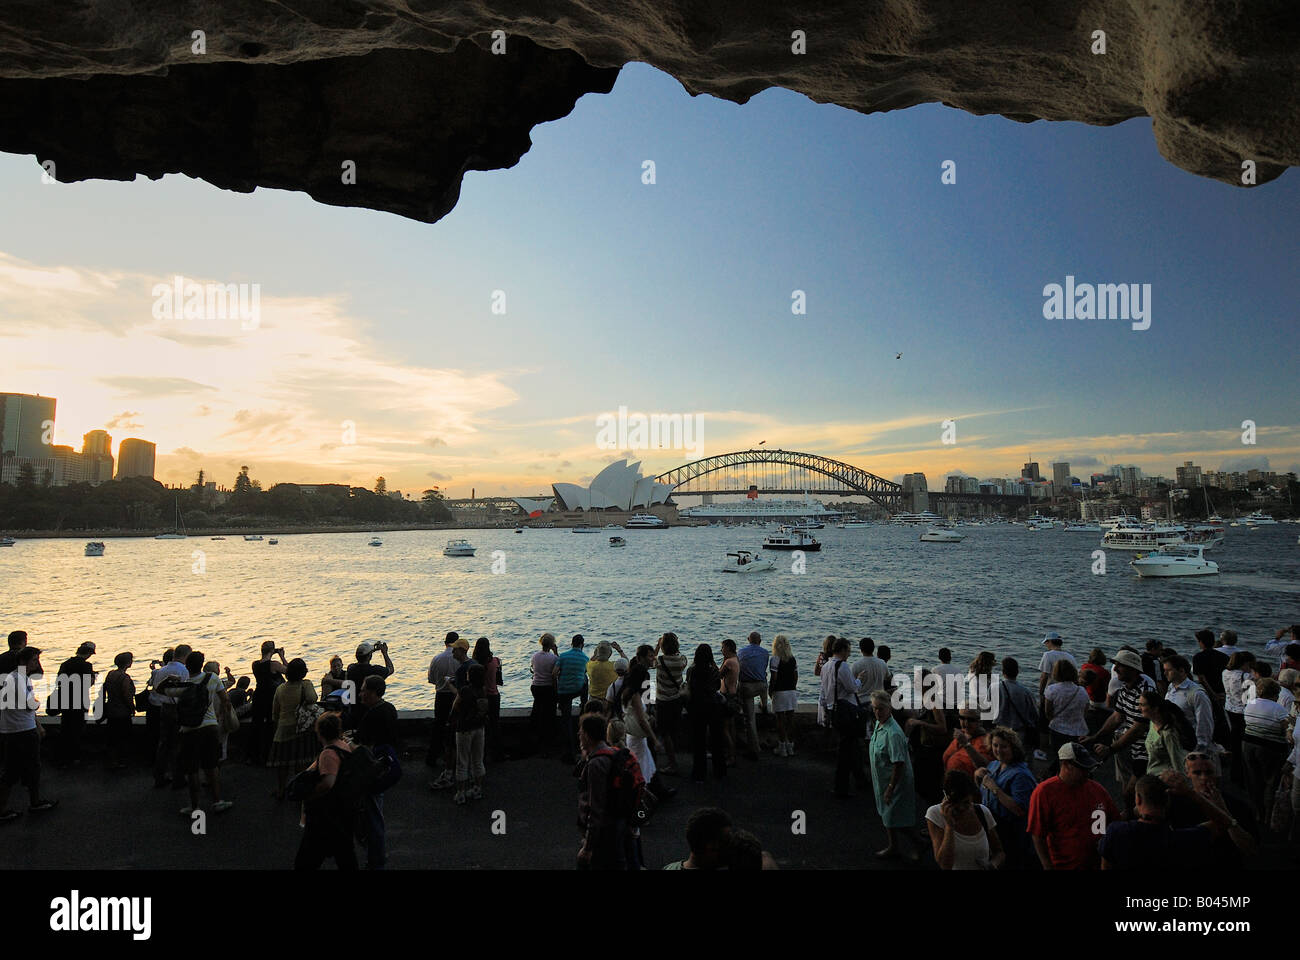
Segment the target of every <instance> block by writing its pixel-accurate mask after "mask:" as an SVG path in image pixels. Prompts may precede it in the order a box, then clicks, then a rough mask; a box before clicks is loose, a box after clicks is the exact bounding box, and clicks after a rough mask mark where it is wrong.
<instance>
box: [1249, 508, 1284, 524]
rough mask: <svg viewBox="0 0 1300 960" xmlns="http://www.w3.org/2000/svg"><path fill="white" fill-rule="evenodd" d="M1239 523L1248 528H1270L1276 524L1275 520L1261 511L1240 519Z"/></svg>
mask: <svg viewBox="0 0 1300 960" xmlns="http://www.w3.org/2000/svg"><path fill="white" fill-rule="evenodd" d="M1241 522H1242V523H1244V524H1246V526H1248V527H1271V526H1274V525H1275V524H1276V523H1277V521H1276V520H1274V519H1273V518H1272V517H1271V516H1269V515H1268V514H1267V513H1264V511H1262V510H1256V511H1255V512H1254V513H1252V514H1251V515H1250V516H1248V517H1242V518H1241Z"/></svg>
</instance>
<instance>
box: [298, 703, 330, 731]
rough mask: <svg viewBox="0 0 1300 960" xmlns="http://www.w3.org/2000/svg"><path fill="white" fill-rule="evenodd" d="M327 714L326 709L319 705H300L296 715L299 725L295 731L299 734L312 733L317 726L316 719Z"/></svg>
mask: <svg viewBox="0 0 1300 960" xmlns="http://www.w3.org/2000/svg"><path fill="white" fill-rule="evenodd" d="M324 712H325V708H324V707H322V706H321V705H320V704H319V703H300V704H298V711H297V713H296V714H295V717H296V719H297V723H296V724H295V725H294V730H295V731H296V732H297V733H310V732H311V731H312V730H313V729H314V728H315V726H316V718H317V717H319V716H320V715H321V714H322V713H324Z"/></svg>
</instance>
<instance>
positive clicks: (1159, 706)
mask: <svg viewBox="0 0 1300 960" xmlns="http://www.w3.org/2000/svg"><path fill="white" fill-rule="evenodd" d="M1193 642H1194V644H1195V646H1196V649H1195V651H1190V650H1189V654H1190V655H1185V654H1183V653H1180V652H1178V651H1177V650H1175V649H1171V648H1169V647H1167V646H1166V645H1165V644H1164V643H1162V642H1160V641H1155V640H1152V641H1149V642H1147V643H1146V644H1145V646H1144V648H1143V649H1141V650H1139V649H1137V648H1135V647H1131V646H1122V647H1120V648H1118V649H1117V650H1115V651H1114V653H1113V654H1112V655H1108V654H1107V653H1106V652H1105V651H1104V650H1103V649H1101V648H1100V647H1093V648H1091V649H1090V650H1089V652H1088V653H1087V655H1086V656H1085V657H1078V658H1076V656H1075V654H1074V653H1073V652H1071V651H1069V650H1067V649H1066V641H1065V639H1064V638H1063V637H1062V636H1061V635H1060V634H1058V633H1055V632H1053V633H1048V634H1047V635H1046V636H1045V637H1044V638H1043V640H1042V646H1043V653H1042V655H1041V659H1040V660H1039V662H1038V664H1037V669H1038V674H1039V681H1038V684H1037V687H1036V688H1033V687H1030V686H1026V685H1025V684H1022V683H1021V682H1020V681H1019V677H1020V673H1021V670H1020V664H1019V662H1018V661H1017V660H1016V659H1015V658H1013V657H1005V658H1003V659H1001V660H1000V661H999V660H998V658H997V656H996V655H995V654H994V653H992V652H991V651H983V652H981V653H979V655H978V656H976V657H975V658H974V659H973V660H972V661H971V662H970V664H969V666H968V667H966V666H961V665H959V664H955V663H953V654H952V651H951V650H950V649H948V648H941V649H939V650H938V651H937V662H936V663H934V664H932V665H929V666H923V667H916V668H915V669H914V674H915V677H916V679H917V680H919V681H920V684H919V687H920V688H924V687H928V686H929V685H930V682H931V681H937V685H936V689H938V690H939V696H938V698H937V699H935V698H929V699H926V698H924V697H921V696H919V695H918V690H917V689H907V686H908V684H909V683H910V681H911V679H912V675H910V674H908V675H904V674H899V673H895V671H894V669H893V668H892V667H891V665H890V662H889V661H890V657H891V653H890V650H889V648H888V647H885V646H881V647H879V648H877V647H876V645H875V644H874V642H873V641H872V640H871V639H870V638H863V639H862V640H860V641H859V642H858V643H857V648H858V656H857V657H852V652H853V646H854V644H853V643H852V642H851V641H849V640H848V639H847V638H844V637H839V636H835V635H831V636H828V637H826V638H825V641H824V643H823V645H822V649H821V651H820V653H819V654H818V656H817V658H816V660H815V662H814V664H813V665H812V674H813V675H814V676H815V677H816V678H817V681H818V697H817V720H818V724H819V725H820V726H821V727H822V728H824V729H823V733H822V735H821V736H820V737H812V736H810V735H809V734H808V733H807V731H805V732H804V733H803V735H802V736H801V734H800V732H799V727H798V725H797V724H796V722H795V713H796V707H797V705H798V699H799V694H798V687H799V677H800V665H799V663H798V660H797V658H796V657H795V655H794V652H793V649H792V645H791V643H790V640H789V638H788V637H786V636H784V635H780V634H778V635H777V636H776V637H775V638H774V639H773V641H772V644H771V648H770V649H768V647H766V646H765V645H764V643H763V639H762V637H761V636H760V634H759V633H757V632H753V633H751V634H749V636H748V637H747V638H746V639H745V641H744V642H743V643H741V644H737V643H736V642H735V641H733V640H730V639H724V640H722V641H721V643H720V648H719V651H718V655H715V653H714V649H713V646H712V645H711V644H707V643H700V644H697V645H696V646H695V648H694V650H693V651H691V652H690V653H689V654H688V653H687V652H684V651H683V649H682V644H681V642H680V640H679V638H678V637H677V635H676V634H674V633H671V632H670V633H664V634H663V635H662V636H661V637H660V638H659V640H658V642H657V643H656V644H654V645H650V644H642V645H640V646H638V647H636V648H635V650H633V652H632V654H631V656H628V654H627V653H626V652H625V651H624V650H623V648H622V647H621V646H620V645H619V644H618V643H616V642H612V641H600V642H598V643H596V644H594V645H593V647H592V648H591V651H590V654H588V652H587V642H586V640H585V638H584V637H583V636H582V635H581V634H577V635H574V636H573V637H572V639H571V640H570V642H569V644H568V646H567V647H566V649H564V650H563V652H561V651H560V649H559V646H558V644H557V641H556V639H555V637H554V635H552V634H550V633H544V634H542V635H541V637H540V638H539V640H538V643H537V646H538V649H537V650H536V652H535V653H533V654H532V656H531V659H530V662H529V675H530V681H531V682H530V692H531V696H532V703H533V707H532V711H531V717H530V720H529V723H528V727H527V735H526V737H525V738H524V742H523V744H522V745H521V749H519V750H516V751H515V752H516V754H524V753H532V754H535V755H539V756H542V757H550V756H555V755H556V754H557V753H558V756H559V759H560V760H561V761H562V762H563V763H564V764H565V765H566V766H567V767H570V768H571V769H572V770H573V775H574V777H575V779H576V781H577V787H578V797H579V799H578V824H579V830H580V835H579V837H578V838H577V840H576V841H575V842H576V843H577V856H576V861H577V864H578V866H579V867H580V868H584V869H638V868H642V867H644V866H645V865H646V858H645V856H644V852H643V848H642V831H643V829H645V828H646V826H647V825H648V824H649V823H650V821H651V820H652V819H653V817H654V814H655V811H656V810H657V809H658V808H659V807H660V806H661V805H662V804H664V803H666V802H669V801H672V800H673V799H674V798H675V796H676V795H677V793H678V788H676V787H673V786H671V785H670V783H669V778H674V777H683V776H684V775H685V774H686V772H687V771H686V762H687V761H689V768H690V769H689V777H690V779H691V780H692V781H694V782H695V783H696V784H703V783H706V782H707V781H708V780H709V779H710V777H712V778H713V779H714V780H725V778H727V776H728V770H729V769H731V768H734V767H735V766H736V765H737V764H738V763H739V762H740V760H741V759H742V758H744V759H746V760H748V761H751V762H752V761H756V760H758V759H759V757H760V754H761V753H763V752H765V751H769V750H770V752H771V753H772V754H773V755H774V756H775V757H778V758H784V757H792V756H794V755H795V751H796V743H797V742H800V741H802V748H803V749H805V750H807V749H808V748H809V747H812V748H814V750H815V749H816V748H818V747H821V748H824V749H828V750H830V751H832V752H833V753H834V756H835V769H834V774H833V777H832V778H831V783H830V784H829V787H830V790H831V792H832V793H833V794H834V795H835V796H836V797H837V798H841V799H844V800H847V799H850V798H853V797H855V796H856V795H857V794H856V793H855V789H856V790H857V791H861V792H863V793H864V794H865V795H866V796H869V797H870V803H871V805H872V806H873V807H874V810H875V812H876V814H877V815H878V817H879V819H880V821H881V824H882V826H883V828H884V837H885V844H884V846H883V847H882V848H881V849H879V850H878V851H876V856H878V857H880V858H885V859H893V858H897V859H901V860H905V861H916V860H918V859H920V854H921V852H922V850H924V849H925V847H924V844H925V843H926V841H927V840H928V841H929V846H928V850H929V853H930V854H931V855H932V857H933V860H934V862H935V863H936V864H937V865H938V866H939V867H941V868H943V869H1091V868H1098V867H1100V868H1114V869H1123V868H1134V867H1141V866H1143V865H1150V864H1152V863H1155V862H1159V863H1161V864H1163V865H1165V866H1169V865H1184V864H1185V865H1187V866H1229V867H1233V866H1239V865H1241V864H1242V863H1243V862H1244V859H1245V858H1246V857H1248V856H1250V855H1251V854H1252V853H1253V852H1254V851H1255V850H1256V848H1257V846H1258V845H1259V844H1260V843H1262V842H1276V841H1278V840H1287V839H1289V840H1294V839H1295V837H1296V834H1297V833H1300V826H1297V824H1298V823H1300V777H1297V776H1295V770H1296V767H1297V765H1300V746H1297V741H1296V736H1295V720H1296V715H1297V707H1296V699H1295V697H1296V693H1297V692H1300V626H1297V627H1289V628H1284V629H1283V630H1279V631H1278V632H1277V634H1276V636H1275V637H1274V639H1273V640H1272V641H1271V642H1269V643H1267V644H1266V645H1265V646H1264V647H1263V648H1262V649H1259V650H1258V652H1252V651H1249V650H1245V649H1243V648H1240V647H1239V646H1238V645H1237V638H1236V636H1235V634H1234V633H1233V632H1232V631H1230V630H1224V631H1222V632H1221V633H1219V634H1218V635H1217V636H1216V634H1215V633H1213V632H1212V631H1209V630H1200V631H1197V632H1196V633H1195V635H1194V641H1193ZM40 654H41V651H40V650H39V649H37V648H36V647H34V646H32V645H30V644H29V643H28V638H27V635H26V634H25V633H24V632H22V631H14V632H13V633H11V634H10V635H9V640H8V649H7V650H6V651H5V652H4V653H3V654H0V677H2V678H3V682H4V688H3V689H0V696H2V699H0V744H2V745H3V754H2V755H0V762H3V765H4V770H3V774H2V775H0V823H4V822H9V821H12V820H14V819H16V818H17V817H18V816H20V815H21V811H19V810H17V809H14V808H11V807H10V804H9V800H10V795H11V791H12V788H13V787H14V786H16V785H18V784H20V783H21V784H22V785H23V786H25V787H26V789H27V793H28V806H27V810H28V811H30V812H32V813H44V812H47V811H49V810H52V809H54V808H55V807H56V805H57V803H58V801H57V800H56V799H53V798H50V797H48V796H46V795H45V794H44V793H43V792H42V790H41V775H40V774H41V741H42V738H43V737H44V735H45V734H44V726H43V725H42V724H38V723H37V722H36V713H37V707H38V704H37V703H36V701H35V700H34V698H33V694H32V684H31V678H32V677H33V676H40V675H41V674H42V673H43V669H42V666H41V662H40ZM95 657H96V647H95V644H94V643H92V642H85V643H82V644H81V645H80V646H79V647H78V649H77V651H76V653H75V655H74V656H73V657H71V658H69V659H68V660H66V661H64V662H63V663H62V664H61V665H60V666H59V668H58V670H57V673H56V675H55V678H54V682H53V684H52V687H51V694H50V697H49V699H48V701H47V702H46V704H45V707H46V711H47V713H49V714H51V715H57V716H58V717H59V735H58V737H57V744H56V746H57V749H56V750H55V753H54V762H55V763H57V764H58V765H59V766H61V767H76V766H78V765H80V764H81V763H82V762H83V761H82V749H81V744H82V739H83V736H82V735H83V732H84V729H85V726H86V722H87V716H88V715H91V716H93V717H95V718H96V719H98V720H101V721H102V722H104V723H105V725H106V726H105V737H104V742H105V745H106V749H105V751H104V757H105V762H106V765H107V767H108V768H109V769H110V770H122V769H124V768H125V767H126V766H127V765H128V760H129V758H130V757H132V756H133V755H137V754H138V753H139V752H140V750H141V749H142V748H143V749H144V750H146V751H147V752H148V756H149V758H150V762H151V764H152V770H153V780H154V786H155V787H156V788H157V789H166V788H169V787H170V788H171V789H174V790H177V791H180V790H185V791H187V796H186V800H187V803H186V804H185V805H184V806H182V807H180V813H181V814H182V815H185V816H187V817H188V816H192V815H193V814H194V812H195V811H197V810H199V809H201V808H202V807H203V799H204V798H203V796H202V794H203V792H204V791H205V790H206V792H207V794H208V797H209V803H208V805H207V810H208V811H209V812H211V813H218V814H219V813H224V812H225V811H228V810H230V809H231V807H232V806H233V804H232V802H231V801H230V800H229V799H224V798H223V797H222V794H221V766H222V763H223V762H225V761H227V760H228V757H229V750H230V744H231V743H232V742H234V743H236V744H237V745H238V747H237V753H238V755H239V756H241V757H242V759H243V760H244V761H245V762H247V763H249V764H252V765H254V766H269V767H272V768H274V770H275V774H274V785H273V786H272V785H271V784H270V782H269V780H268V788H269V792H270V795H271V796H272V797H273V798H274V799H275V801H276V802H285V803H298V804H300V805H301V807H300V824H301V826H302V827H303V834H302V843H301V845H300V847H299V851H298V856H297V859H296V862H295V866H297V867H298V868H301V869H315V868H317V867H319V866H320V865H321V864H322V863H323V862H324V860H326V859H333V860H334V861H335V863H336V864H337V866H338V867H339V868H341V869H352V868H356V867H357V866H358V865H359V864H358V859H357V845H358V844H359V845H360V847H361V848H362V850H364V853H365V866H366V867H367V868H370V869H381V868H383V867H384V865H385V863H386V861H387V851H386V838H385V833H386V828H385V822H384V814H383V803H384V793H385V792H386V790H388V789H389V788H391V787H392V786H393V785H394V784H395V783H396V782H397V780H398V779H399V778H400V776H401V762H400V759H399V758H400V757H401V755H402V744H401V742H400V733H399V724H398V717H397V711H396V709H395V708H394V706H393V705H392V704H391V703H389V702H388V701H386V700H385V699H384V697H385V694H386V690H387V683H388V680H389V678H390V677H391V675H392V674H393V671H394V665H393V661H392V659H391V657H390V656H389V652H388V649H387V646H386V645H385V644H383V643H369V642H366V643H362V644H360V645H358V647H357V648H356V655H355V661H354V662H353V663H352V664H351V665H349V666H347V667H345V666H344V662H343V660H342V658H339V657H335V658H333V659H331V661H330V662H329V665H328V670H327V672H326V673H325V674H324V675H323V676H322V677H321V678H320V681H319V683H314V682H313V681H312V679H311V678H310V677H309V672H310V671H309V668H308V665H307V663H306V662H305V661H304V660H303V659H301V658H295V659H292V660H290V659H288V658H287V655H286V651H285V649H284V648H283V647H280V646H277V645H276V644H275V643H274V642H273V641H267V642H265V643H263V644H262V646H261V650H260V656H259V658H258V659H257V660H255V661H253V662H251V664H250V668H249V671H248V675H243V676H239V677H236V676H235V675H234V674H233V673H232V671H231V670H230V669H229V668H228V667H223V666H222V665H221V664H219V663H216V662H214V661H209V660H207V659H206V658H205V656H204V654H203V653H202V652H201V651H196V650H193V649H191V647H190V646H188V645H185V644H180V645H177V646H176V647H173V648H168V649H167V650H165V651H164V652H163V654H162V656H161V658H160V659H159V660H155V661H152V662H151V663H150V665H149V666H150V672H149V677H148V680H147V682H146V683H145V685H144V687H143V689H140V690H137V686H136V682H135V680H134V679H133V678H132V676H131V670H132V667H133V665H134V663H135V659H134V655H133V654H132V653H130V652H122V653H119V654H117V655H116V656H115V657H114V658H113V669H112V670H111V671H109V672H108V673H107V675H106V676H105V677H104V679H103V682H102V684H99V698H100V700H99V702H98V703H93V704H92V702H91V699H90V692H91V690H92V689H93V688H94V685H95V681H96V679H97V674H96V671H95V669H94V666H93V660H94V659H95ZM1080 661H1082V662H1080ZM999 667H1000V669H999ZM427 680H428V683H429V684H431V685H433V687H434V710H433V723H432V733H431V737H430V741H429V746H428V751H427V753H426V763H427V764H428V766H429V767H430V768H431V779H430V783H429V786H430V788H431V789H432V790H435V791H442V790H447V791H449V792H452V796H453V797H454V802H455V803H456V804H457V805H464V804H469V803H473V802H476V801H478V800H481V799H483V798H484V796H485V791H487V789H488V784H487V763H488V762H493V763H495V762H498V761H500V760H502V759H503V758H504V757H505V745H504V738H503V737H502V732H501V730H500V728H499V720H500V709H501V689H502V687H503V686H504V685H505V683H506V678H505V676H504V674H503V670H502V664H501V659H500V658H499V657H498V656H496V655H495V654H494V653H493V650H492V645H491V642H490V641H489V640H488V639H487V638H485V637H480V638H478V640H476V641H475V642H473V643H472V644H471V643H470V641H468V640H466V639H464V638H462V637H460V635H459V634H458V633H456V632H454V631H453V632H449V633H448V634H447V635H446V637H445V639H444V643H443V650H442V651H441V652H439V653H438V654H437V655H436V656H433V657H432V659H431V662H430V663H429V667H428V675H427ZM137 713H144V714H145V717H146V723H145V731H146V740H145V742H144V743H140V742H139V738H135V737H133V723H132V719H133V717H134V716H135V715H136V714H137ZM1108 761H1111V762H1113V777H1112V778H1106V777H1104V776H1103V774H1105V773H1108V772H1109V771H1108V770H1107V768H1106V766H1104V765H1106V764H1107V762H1108ZM679 762H680V763H681V766H679ZM864 799H865V797H864ZM687 845H688V847H689V850H690V855H689V856H687V857H686V858H684V859H681V860H675V861H673V862H672V863H671V864H670V865H669V867H670V868H674V869H676V868H685V869H697V868H699V869H708V868H716V867H722V866H730V867H739V866H745V865H749V866H754V867H756V868H762V867H765V866H766V867H771V866H773V865H774V864H773V862H772V860H771V857H770V855H769V854H765V853H764V852H763V851H762V848H761V845H759V844H758V843H757V841H756V840H755V839H754V838H753V835H752V834H749V833H747V832H745V831H740V830H736V831H733V830H732V829H731V822H730V818H729V817H728V816H727V814H726V813H725V812H724V811H721V810H717V809H715V808H705V809H702V810H699V811H697V812H696V813H695V814H694V815H692V816H691V818H690V826H688V830H687Z"/></svg>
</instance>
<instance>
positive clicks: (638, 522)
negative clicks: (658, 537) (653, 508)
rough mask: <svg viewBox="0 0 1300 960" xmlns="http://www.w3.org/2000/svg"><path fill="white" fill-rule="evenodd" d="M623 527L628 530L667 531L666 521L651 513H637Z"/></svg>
mask: <svg viewBox="0 0 1300 960" xmlns="http://www.w3.org/2000/svg"><path fill="white" fill-rule="evenodd" d="M623 526H624V527H625V528H627V529H628V530H667V529H668V521H667V520H664V519H662V518H660V517H656V516H655V515H654V514H653V513H637V514H633V515H632V518H631V519H630V520H628V522H627V523H625V524H624V525H623Z"/></svg>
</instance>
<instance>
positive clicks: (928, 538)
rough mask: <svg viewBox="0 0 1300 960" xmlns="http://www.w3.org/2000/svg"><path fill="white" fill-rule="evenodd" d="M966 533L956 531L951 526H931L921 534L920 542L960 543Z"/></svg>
mask: <svg viewBox="0 0 1300 960" xmlns="http://www.w3.org/2000/svg"><path fill="white" fill-rule="evenodd" d="M965 539H966V534H964V533H958V532H957V531H956V530H954V529H952V527H931V528H930V529H928V530H926V531H925V533H923V534H921V542H922V543H961V542H962V541H963V540H965Z"/></svg>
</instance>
